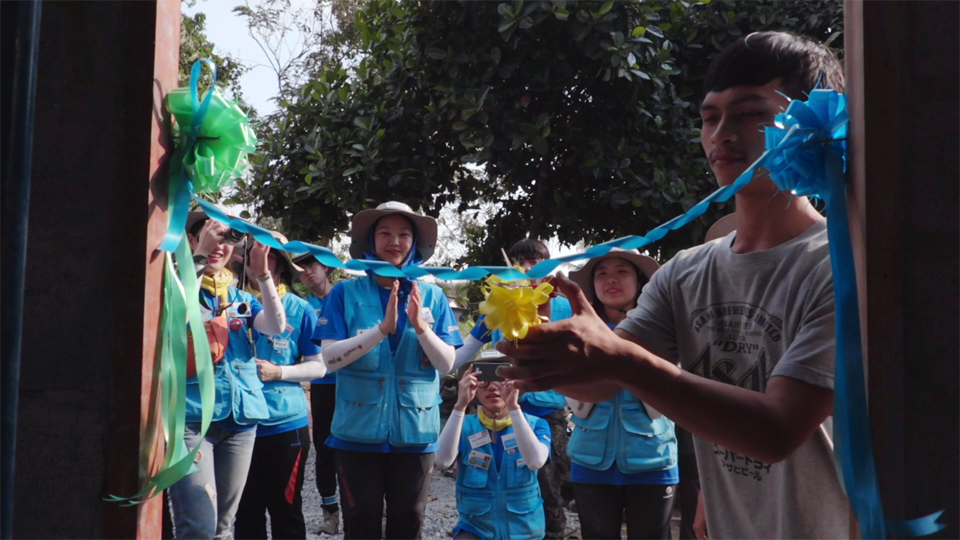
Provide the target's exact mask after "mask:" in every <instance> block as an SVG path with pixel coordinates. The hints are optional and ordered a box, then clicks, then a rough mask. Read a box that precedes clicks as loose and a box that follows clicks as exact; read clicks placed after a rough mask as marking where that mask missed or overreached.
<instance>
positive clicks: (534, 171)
mask: <svg viewBox="0 0 960 540" xmlns="http://www.w3.org/2000/svg"><path fill="white" fill-rule="evenodd" d="M841 25H842V4H841V3H840V2H839V0H820V1H811V2H780V1H774V0H766V1H747V2H743V1H740V2H737V1H733V0H730V1H714V2H712V3H710V4H703V3H699V2H688V1H660V2H642V3H640V2H619V3H615V2H612V1H610V2H605V3H599V2H586V1H574V0H570V1H563V0H549V1H548V0H528V1H516V2H505V3H493V2H466V1H463V2H441V1H431V0H424V1H421V2H395V1H393V0H371V1H369V2H368V3H367V4H366V5H364V6H363V7H362V8H361V9H360V10H359V11H358V12H357V13H356V16H355V23H354V26H353V28H354V31H355V32H357V33H358V34H359V39H360V54H359V55H358V56H357V57H356V58H355V59H354V62H352V63H349V62H346V63H341V64H340V65H336V66H330V65H328V66H326V67H324V68H323V69H320V70H319V71H317V72H315V73H314V74H313V76H312V77H311V78H310V80H309V81H308V82H306V83H305V84H303V85H302V86H300V87H299V89H298V90H297V91H296V92H295V94H294V95H293V96H292V98H291V100H290V101H288V102H285V103H283V104H282V105H283V115H281V116H280V117H278V118H277V119H276V122H275V124H274V125H273V128H272V130H271V131H270V135H269V136H268V137H266V140H264V146H263V148H262V152H263V153H264V159H263V161H262V162H261V163H260V164H259V166H258V168H257V170H256V174H255V177H254V179H253V183H252V186H251V188H252V191H253V192H254V193H256V195H257V198H258V200H259V205H260V207H259V210H260V211H261V212H262V213H263V214H264V215H268V216H274V217H277V218H280V219H282V220H283V221H284V223H285V224H287V229H288V230H289V231H290V233H291V234H292V235H293V236H294V237H298V238H305V239H309V238H318V237H329V236H332V235H333V234H335V233H337V232H343V231H346V230H347V228H348V216H349V215H351V214H353V213H355V212H357V211H359V210H361V209H363V208H367V207H369V206H372V205H374V204H377V203H379V202H382V201H384V200H388V199H395V200H402V201H405V202H408V203H410V204H411V205H412V206H414V207H422V208H423V209H424V210H426V211H427V212H429V213H431V214H433V215H438V214H439V211H440V208H441V207H443V206H444V205H446V204H450V203H457V204H458V205H459V210H460V211H461V212H465V211H467V210H469V209H474V208H477V207H478V206H479V205H481V204H484V203H491V202H492V203H496V204H497V205H498V206H497V211H496V214H495V215H494V216H493V217H492V218H491V219H489V220H488V222H487V223H486V227H485V228H484V229H482V230H481V231H474V232H473V233H472V235H471V238H470V247H471V251H470V253H469V254H468V255H467V256H466V257H465V259H466V261H465V262H473V263H478V262H482V263H490V262H493V261H497V260H498V259H499V251H500V249H501V247H506V246H509V245H510V244H512V243H513V242H514V241H516V240H518V239H519V238H522V237H523V236H525V235H527V234H530V235H531V236H534V237H541V238H543V237H549V236H551V235H554V234H556V235H557V236H559V238H560V239H561V240H562V241H564V242H568V243H575V242H578V241H581V240H583V241H586V242H588V243H595V242H602V241H606V240H610V239H613V238H616V237H619V236H624V235H628V234H642V233H645V232H646V231H647V230H649V229H650V228H652V227H654V226H656V225H658V224H660V223H663V222H665V221H667V220H668V219H670V218H672V217H674V216H676V215H678V214H680V213H682V212H684V211H685V210H687V209H688V208H690V207H691V206H692V205H693V204H695V203H696V202H697V201H699V200H700V199H701V198H702V197H703V196H705V195H706V194H707V193H709V192H710V191H712V190H713V189H715V185H714V182H713V177H712V175H710V173H709V170H708V168H707V164H706V161H705V159H704V158H703V155H702V150H701V149H700V147H699V141H698V138H697V137H698V131H697V127H696V120H697V119H698V114H696V110H697V107H698V105H699V102H700V100H701V99H702V95H701V89H700V85H701V84H702V75H703V73H704V72H705V70H706V66H707V65H708V63H709V62H710V60H712V58H713V57H714V56H715V55H716V53H717V52H719V50H720V49H721V48H722V47H723V46H725V45H727V44H728V43H730V42H732V41H733V40H734V39H736V38H737V37H739V36H741V35H743V34H745V33H747V32H751V31H754V30H759V29H788V30H793V31H796V32H799V33H804V34H808V35H812V36H813V37H817V38H820V39H829V38H833V39H834V40H835V39H836V37H837V36H838V35H839V34H838V32H839V31H840V27H841ZM841 41H842V40H841ZM835 44H836V42H835ZM728 211H729V208H726V209H725V208H713V209H711V210H710V212H708V214H707V215H706V216H705V218H704V219H702V220H700V221H699V222H697V223H695V224H692V225H691V226H689V227H686V228H684V229H682V230H680V231H677V232H675V233H673V234H671V235H668V236H667V237H666V238H665V239H663V240H662V241H660V242H659V243H658V244H657V245H656V247H657V248H658V249H659V250H660V255H661V257H663V258H665V257H668V256H671V255H672V254H673V253H674V252H675V251H676V250H678V249H681V248H684V247H688V246H691V245H694V244H697V243H699V242H700V241H701V240H702V237H703V234H704V231H705V229H706V228H707V226H709V224H710V223H712V221H713V220H715V219H716V218H718V217H719V216H720V215H722V214H723V213H726V212H728Z"/></svg>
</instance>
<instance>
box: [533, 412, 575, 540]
mask: <svg viewBox="0 0 960 540" xmlns="http://www.w3.org/2000/svg"><path fill="white" fill-rule="evenodd" d="M543 419H544V420H546V421H547V423H548V424H550V436H551V439H552V441H551V448H550V459H549V460H548V461H547V463H546V464H545V465H544V466H543V467H542V468H541V469H540V470H539V471H537V480H538V481H539V483H540V493H541V495H540V496H541V497H543V512H544V514H545V516H546V521H547V535H546V538H547V540H550V539H559V538H563V533H564V531H565V530H566V527H567V516H566V514H565V513H564V511H563V507H564V504H563V503H564V500H563V496H562V495H561V490H562V489H563V491H567V489H566V488H565V487H564V486H565V485H566V484H569V483H570V456H568V455H567V442H568V441H569V440H570V437H569V435H567V415H566V409H560V410H558V411H555V412H552V413H550V414H548V415H547V416H544V417H543ZM566 487H569V486H566Z"/></svg>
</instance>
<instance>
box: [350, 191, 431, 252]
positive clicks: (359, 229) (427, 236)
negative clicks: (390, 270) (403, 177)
mask: <svg viewBox="0 0 960 540" xmlns="http://www.w3.org/2000/svg"><path fill="white" fill-rule="evenodd" d="M390 214H400V215H402V216H404V217H406V218H407V219H409V220H410V221H412V222H413V225H414V227H416V228H417V250H418V251H419V252H420V256H421V257H423V260H424V261H426V260H428V259H430V257H432V256H433V250H434V249H435V248H436V246H437V220H435V219H433V218H432V217H430V216H424V215H421V214H418V213H416V212H414V211H413V209H412V208H410V207H409V206H408V205H406V204H403V203H402V202H397V201H389V202H385V203H383V204H381V205H380V206H378V207H377V208H376V209H372V210H363V211H360V212H357V214H356V215H355V216H353V224H352V225H351V227H350V240H351V242H350V256H351V257H353V258H354V259H362V258H363V254H364V253H368V252H372V251H373V246H371V245H370V228H371V227H373V224H374V223H376V222H377V220H378V219H380V218H382V217H383V216H388V215H390Z"/></svg>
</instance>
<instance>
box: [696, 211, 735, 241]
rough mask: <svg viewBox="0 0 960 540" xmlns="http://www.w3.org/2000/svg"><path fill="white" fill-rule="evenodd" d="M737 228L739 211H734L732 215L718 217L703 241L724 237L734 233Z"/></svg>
mask: <svg viewBox="0 0 960 540" xmlns="http://www.w3.org/2000/svg"><path fill="white" fill-rule="evenodd" d="M735 230H737V213H736V212H734V213H732V214H730V215H727V216H723V217H722V218H720V219H718V220H717V222H716V223H714V224H713V225H711V226H710V228H709V229H707V237H706V238H704V239H703V243H704V244H706V243H707V242H712V241H714V240H716V239H717V238H723V237H724V236H726V235H728V234H730V233H732V232H733V231H735Z"/></svg>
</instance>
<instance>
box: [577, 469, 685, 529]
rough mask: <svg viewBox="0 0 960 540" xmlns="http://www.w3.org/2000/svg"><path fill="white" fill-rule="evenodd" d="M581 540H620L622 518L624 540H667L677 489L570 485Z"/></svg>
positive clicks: (669, 487)
mask: <svg viewBox="0 0 960 540" xmlns="http://www.w3.org/2000/svg"><path fill="white" fill-rule="evenodd" d="M573 491H574V493H575V494H576V496H577V512H578V513H579V515H580V531H581V533H582V537H583V538H584V540H599V539H609V538H620V527H621V525H622V524H623V520H624V516H626V521H627V538H630V539H641V538H658V539H664V540H670V514H672V513H673V501H674V493H675V492H676V486H653V485H639V486H611V485H604V484H579V483H574V484H573Z"/></svg>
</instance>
